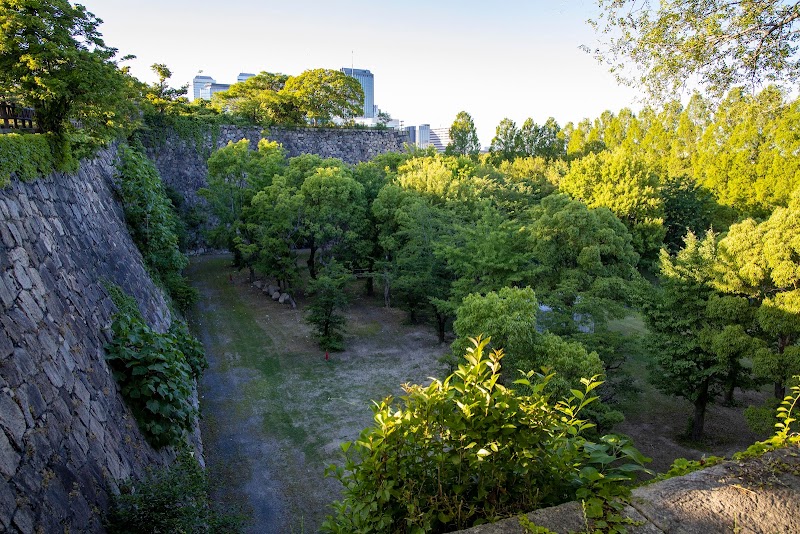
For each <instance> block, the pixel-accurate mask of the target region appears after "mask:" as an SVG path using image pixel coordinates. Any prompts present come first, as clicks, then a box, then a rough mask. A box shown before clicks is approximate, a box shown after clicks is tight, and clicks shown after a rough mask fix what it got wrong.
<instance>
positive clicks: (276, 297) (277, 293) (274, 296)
mask: <svg viewBox="0 0 800 534" xmlns="http://www.w3.org/2000/svg"><path fill="white" fill-rule="evenodd" d="M280 298H281V292H280V291H274V292H273V293H272V300H279V299H280Z"/></svg>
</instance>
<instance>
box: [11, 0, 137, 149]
mask: <svg viewBox="0 0 800 534" xmlns="http://www.w3.org/2000/svg"><path fill="white" fill-rule="evenodd" d="M101 22H102V21H101V20H100V19H98V18H97V17H95V16H94V14H92V13H90V12H89V11H87V9H86V8H85V7H84V6H82V5H80V4H76V5H72V4H71V3H70V2H68V1H67V0H3V1H2V2H0V94H3V95H4V96H6V97H12V98H17V99H19V100H20V101H21V102H22V103H23V104H25V105H29V106H33V107H34V108H36V117H37V119H36V120H37V122H38V124H39V126H40V127H41V128H42V129H43V130H44V131H47V132H55V133H57V134H61V133H64V132H66V131H67V130H68V129H69V128H70V120H71V119H72V120H76V121H81V122H83V124H84V127H85V128H87V131H89V132H90V133H92V134H93V135H97V136H99V137H101V138H105V139H107V138H108V137H109V136H110V135H112V133H111V132H113V131H116V130H118V129H120V128H123V127H125V126H128V125H129V123H128V120H129V119H130V118H131V117H129V116H125V115H121V114H120V112H119V110H120V108H122V107H123V106H124V104H125V103H126V102H125V100H126V96H127V94H126V86H127V81H126V78H125V75H124V74H123V73H122V72H121V71H120V70H119V69H118V68H117V65H116V64H115V63H114V61H113V58H114V57H115V56H116V53H117V50H116V49H114V48H111V47H109V46H107V45H106V44H105V42H104V41H103V38H102V36H101V34H100V32H99V31H98V26H99V25H100V24H101Z"/></svg>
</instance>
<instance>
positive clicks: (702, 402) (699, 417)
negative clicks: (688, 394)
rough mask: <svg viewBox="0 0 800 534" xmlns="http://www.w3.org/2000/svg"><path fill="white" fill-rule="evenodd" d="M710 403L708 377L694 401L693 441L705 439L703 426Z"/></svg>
mask: <svg viewBox="0 0 800 534" xmlns="http://www.w3.org/2000/svg"><path fill="white" fill-rule="evenodd" d="M707 405H708V379H706V380H704V381H703V384H702V385H701V386H700V391H699V392H698V395H697V399H696V400H695V401H694V419H693V420H692V436H691V438H692V441H700V440H702V439H703V427H704V426H705V422H706V406H707Z"/></svg>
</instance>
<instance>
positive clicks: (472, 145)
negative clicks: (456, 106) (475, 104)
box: [445, 111, 481, 157]
mask: <svg viewBox="0 0 800 534" xmlns="http://www.w3.org/2000/svg"><path fill="white" fill-rule="evenodd" d="M480 151H481V143H480V141H479V140H478V130H477V129H476V128H475V122H474V121H473V120H472V116H471V115H470V114H469V113H467V112H466V111H459V112H458V115H456V120H454V121H453V124H452V126H450V144H448V145H447V148H446V150H445V152H446V153H447V154H460V155H462V156H473V157H476V156H477V155H478V153H479V152H480Z"/></svg>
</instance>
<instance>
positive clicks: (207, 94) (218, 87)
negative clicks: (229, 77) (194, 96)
mask: <svg viewBox="0 0 800 534" xmlns="http://www.w3.org/2000/svg"><path fill="white" fill-rule="evenodd" d="M230 88H231V84H229V83H207V84H205V85H204V86H203V87H201V88H200V98H202V99H204V100H211V95H213V94H214V93H219V92H220V91H227V90H228V89H230Z"/></svg>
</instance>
